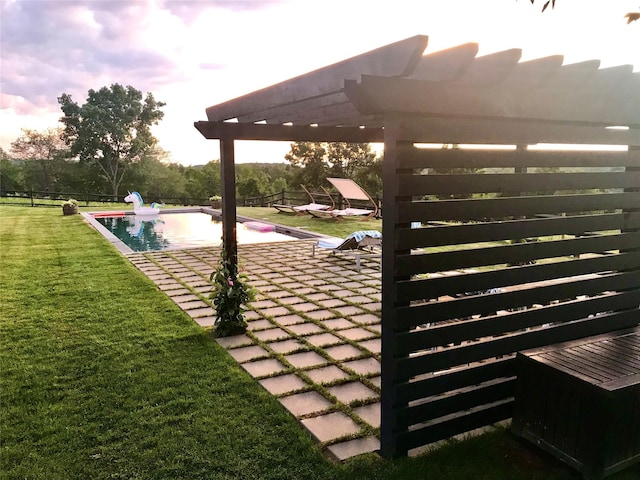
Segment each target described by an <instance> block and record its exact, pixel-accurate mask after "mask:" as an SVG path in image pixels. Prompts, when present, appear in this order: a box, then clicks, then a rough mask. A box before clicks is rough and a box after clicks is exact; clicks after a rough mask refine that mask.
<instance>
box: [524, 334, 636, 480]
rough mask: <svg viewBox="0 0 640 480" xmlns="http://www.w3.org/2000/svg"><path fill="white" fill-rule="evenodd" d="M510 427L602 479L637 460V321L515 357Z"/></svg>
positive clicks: (558, 456)
mask: <svg viewBox="0 0 640 480" xmlns="http://www.w3.org/2000/svg"><path fill="white" fill-rule="evenodd" d="M517 364H518V381H517V387H516V399H515V408H514V416H513V422H512V431H513V432H514V433H515V434H516V435H517V436H520V437H522V438H525V439H527V440H529V441H531V442H532V443H534V444H535V445H537V446H538V447H540V448H541V449H543V450H545V451H547V452H549V453H551V454H552V455H554V456H556V457H557V458H559V459H561V460H562V461H564V462H565V463H567V464H568V465H570V466H571V467H573V468H575V469H576V470H578V471H579V472H581V473H582V475H583V477H584V478H588V479H599V478H603V477H605V476H608V475H610V474H612V473H614V472H617V471H619V470H622V469H623V468H625V467H627V466H629V465H631V464H633V463H635V462H638V461H640V328H635V329H633V330H626V331H621V332H614V333H611V334H607V335H602V336H598V337H591V338H586V339H582V340H578V341H574V342H568V343H565V344H559V345H554V346H550V347H545V348H541V349H538V350H532V351H527V352H520V353H518V356H517Z"/></svg>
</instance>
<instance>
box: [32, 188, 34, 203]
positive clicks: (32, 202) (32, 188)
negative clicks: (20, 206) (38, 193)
mask: <svg viewBox="0 0 640 480" xmlns="http://www.w3.org/2000/svg"><path fill="white" fill-rule="evenodd" d="M31 206H32V207H33V206H34V204H33V188H32V189H31Z"/></svg>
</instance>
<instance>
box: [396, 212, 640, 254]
mask: <svg viewBox="0 0 640 480" xmlns="http://www.w3.org/2000/svg"><path fill="white" fill-rule="evenodd" d="M636 228H640V212H629V213H606V214H601V215H579V216H557V217H552V218H525V219H521V220H505V221H501V222H483V223H465V224H450V225H437V226H426V227H421V228H398V229H397V230H396V241H395V248H396V249H397V250H409V249H412V248H426V247H439V246H443V245H463V244H468V243H477V242H496V241H501V240H512V239H514V238H530V237H542V236H551V235H580V234H583V233H585V232H600V231H607V230H630V229H636Z"/></svg>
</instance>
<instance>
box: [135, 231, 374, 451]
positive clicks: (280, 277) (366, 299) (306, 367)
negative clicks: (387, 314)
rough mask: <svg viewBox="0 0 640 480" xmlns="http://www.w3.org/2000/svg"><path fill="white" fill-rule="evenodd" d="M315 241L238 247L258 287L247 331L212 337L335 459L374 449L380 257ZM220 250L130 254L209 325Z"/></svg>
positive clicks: (191, 313) (243, 265) (177, 300)
mask: <svg viewBox="0 0 640 480" xmlns="http://www.w3.org/2000/svg"><path fill="white" fill-rule="evenodd" d="M312 245H313V241H312V240H296V241H287V242H278V243H267V244H253V245H240V246H239V247H238V254H239V258H240V265H241V271H242V272H244V273H246V274H247V276H248V277H249V283H250V284H251V285H252V286H254V287H255V288H256V291H257V296H256V300H255V301H254V302H252V303H251V305H250V307H251V310H250V311H248V312H247V314H246V319H247V321H248V323H249V328H248V331H247V333H246V334H244V335H238V336H234V337H226V338H220V339H217V341H218V343H219V344H220V345H221V346H222V347H224V348H225V349H226V350H227V351H228V353H229V354H230V355H231V356H232V357H233V358H234V359H235V360H236V361H237V362H238V363H239V364H240V365H241V366H242V368H244V370H246V371H247V372H248V373H249V374H250V375H251V376H252V377H254V378H255V379H256V380H257V381H258V382H259V383H260V384H261V385H262V386H263V387H264V388H265V389H266V390H267V391H269V392H270V393H271V394H273V395H274V396H275V397H276V398H277V399H278V400H279V401H280V403H281V404H282V405H283V406H284V408H286V409H287V410H288V411H289V412H290V413H291V414H292V415H293V416H294V417H295V418H296V419H298V420H299V421H300V423H301V424H302V426H303V427H304V428H305V429H306V430H307V431H308V432H309V433H310V434H311V436H312V437H313V438H314V439H315V440H316V441H317V442H318V444H319V446H320V448H322V450H323V451H324V453H325V454H327V455H328V456H330V457H332V458H334V459H336V460H338V461H341V460H345V459H347V458H350V457H353V456H355V455H359V454H362V453H367V452H373V451H376V450H378V449H379V440H378V437H377V434H378V430H379V427H380V351H381V340H380V335H381V324H380V316H381V271H380V264H379V262H380V259H379V258H375V259H374V258H371V259H369V258H363V259H362V268H361V269H360V271H359V272H358V271H357V270H356V264H355V261H354V259H353V258H352V257H348V256H345V257H343V256H339V255H333V254H331V253H330V252H328V251H320V252H318V251H316V253H315V256H312ZM219 254H220V247H205V248H195V249H187V250H169V251H161V252H139V253H130V254H128V255H127V257H128V258H129V260H130V261H131V262H132V263H133V264H134V265H136V266H137V267H138V269H139V270H140V271H142V272H143V273H145V274H146V275H147V276H148V277H149V278H150V279H151V280H152V281H153V282H154V283H155V284H156V285H157V286H158V288H159V289H160V290H162V291H163V292H165V293H166V294H167V295H168V296H169V297H170V298H171V299H172V300H173V301H174V302H175V303H176V304H177V305H178V306H179V307H180V308H181V309H182V310H184V311H185V312H186V313H187V314H188V315H189V316H190V317H191V318H192V319H193V320H194V321H195V322H197V323H198V324H199V325H201V326H202V327H204V328H210V327H212V325H213V323H214V320H215V310H214V308H213V304H212V301H211V300H210V299H209V293H210V292H211V283H210V282H209V275H210V274H211V272H212V271H213V269H214V267H215V265H216V264H217V262H218V258H219Z"/></svg>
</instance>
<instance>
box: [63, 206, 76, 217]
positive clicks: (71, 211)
mask: <svg viewBox="0 0 640 480" xmlns="http://www.w3.org/2000/svg"><path fill="white" fill-rule="evenodd" d="M76 213H78V206H77V205H63V206H62V214H63V215H75V214H76Z"/></svg>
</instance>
